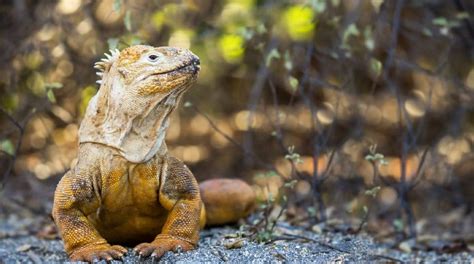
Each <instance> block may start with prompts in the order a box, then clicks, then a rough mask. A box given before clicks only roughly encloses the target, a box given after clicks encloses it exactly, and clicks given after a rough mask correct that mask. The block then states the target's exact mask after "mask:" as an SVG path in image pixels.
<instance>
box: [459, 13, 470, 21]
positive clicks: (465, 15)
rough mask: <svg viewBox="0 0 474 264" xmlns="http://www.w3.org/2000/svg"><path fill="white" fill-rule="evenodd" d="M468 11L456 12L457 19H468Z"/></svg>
mask: <svg viewBox="0 0 474 264" xmlns="http://www.w3.org/2000/svg"><path fill="white" fill-rule="evenodd" d="M469 17H470V16H469V13H468V12H460V13H457V14H456V18H457V19H469Z"/></svg>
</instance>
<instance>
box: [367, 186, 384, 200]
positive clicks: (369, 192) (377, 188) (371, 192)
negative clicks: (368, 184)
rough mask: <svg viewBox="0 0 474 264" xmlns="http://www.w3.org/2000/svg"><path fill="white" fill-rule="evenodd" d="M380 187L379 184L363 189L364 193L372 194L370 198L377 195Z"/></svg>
mask: <svg viewBox="0 0 474 264" xmlns="http://www.w3.org/2000/svg"><path fill="white" fill-rule="evenodd" d="M380 189H381V188H380V186H375V187H374V188H372V189H370V190H367V191H365V195H368V196H372V198H375V196H377V193H379V191H380Z"/></svg>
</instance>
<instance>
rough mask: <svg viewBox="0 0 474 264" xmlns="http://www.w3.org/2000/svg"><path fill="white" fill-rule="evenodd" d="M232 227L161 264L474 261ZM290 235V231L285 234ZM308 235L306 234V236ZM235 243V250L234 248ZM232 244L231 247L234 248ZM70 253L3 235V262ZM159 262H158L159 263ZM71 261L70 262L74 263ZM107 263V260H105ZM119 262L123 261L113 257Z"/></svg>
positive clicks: (57, 258)
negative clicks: (250, 233) (265, 235)
mask: <svg viewBox="0 0 474 264" xmlns="http://www.w3.org/2000/svg"><path fill="white" fill-rule="evenodd" d="M236 232H237V229H235V228H233V227H221V228H212V229H207V230H203V231H202V232H201V240H200V244H199V247H198V248H197V249H196V250H193V251H189V252H184V253H171V252H168V253H166V254H165V255H164V256H163V257H162V258H161V259H160V260H159V261H158V262H159V263H223V262H228V263H327V262H344V263H366V262H377V263H379V262H383V263H387V262H388V263H394V262H410V263H419V262H428V263H432V262H449V263H473V262H474V254H473V253H468V252H463V253H457V254H437V253H435V252H414V253H406V252H402V251H398V250H393V249H388V248H386V247H385V246H383V245H382V244H378V243H376V242H374V241H373V239H371V238H370V237H368V236H365V235H358V236H352V235H342V234H340V233H327V234H316V233H312V232H307V231H304V232H300V231H298V232H297V233H296V232H293V234H289V235H286V239H283V240H278V241H275V242H273V243H269V244H258V243H254V242H249V241H247V240H244V239H240V238H227V237H228V236H229V235H232V234H235V233H236ZM286 233H288V232H286ZM302 237H304V238H302ZM232 247H233V248H232ZM229 248H232V249H229ZM67 260H68V259H67V255H66V253H65V252H64V247H63V244H62V242H61V240H45V239H40V238H37V237H35V236H29V235H25V236H15V237H7V238H3V239H0V263H63V262H67ZM123 262H124V263H137V262H140V263H153V260H152V259H140V258H139V257H138V256H136V255H134V254H132V252H131V249H130V250H129V253H128V254H127V255H126V256H125V258H124V260H123ZM155 262H156V261H155ZM69 263H71V262H69ZM102 263H105V262H104V261H102ZM113 263H120V261H113Z"/></svg>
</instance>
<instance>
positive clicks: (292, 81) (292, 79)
mask: <svg viewBox="0 0 474 264" xmlns="http://www.w3.org/2000/svg"><path fill="white" fill-rule="evenodd" d="M288 81H289V82H290V86H291V89H292V90H293V91H296V89H298V84H299V81H298V79H296V78H295V77H293V76H290V77H288Z"/></svg>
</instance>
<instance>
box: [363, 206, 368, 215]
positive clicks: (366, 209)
mask: <svg viewBox="0 0 474 264" xmlns="http://www.w3.org/2000/svg"><path fill="white" fill-rule="evenodd" d="M362 209H363V210H364V214H367V213H368V212H369V208H367V206H366V205H364V207H362Z"/></svg>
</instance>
